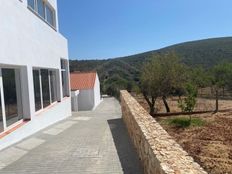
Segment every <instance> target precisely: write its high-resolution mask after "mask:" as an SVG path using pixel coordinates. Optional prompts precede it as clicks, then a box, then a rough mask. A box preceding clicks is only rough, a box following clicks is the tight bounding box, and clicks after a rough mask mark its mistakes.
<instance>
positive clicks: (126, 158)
mask: <svg viewBox="0 0 232 174" xmlns="http://www.w3.org/2000/svg"><path fill="white" fill-rule="evenodd" d="M107 122H108V124H109V127H110V130H111V133H112V136H113V139H114V144H115V146H116V149H117V153H118V156H119V159H120V162H121V166H122V168H123V171H124V174H143V169H142V166H141V164H140V160H139V157H138V155H137V153H136V150H135V148H134V146H133V144H132V142H131V141H130V138H129V135H128V132H127V129H126V127H125V125H124V123H123V120H122V119H121V118H120V119H112V120H107Z"/></svg>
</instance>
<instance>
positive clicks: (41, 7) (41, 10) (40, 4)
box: [37, 0, 45, 18]
mask: <svg viewBox="0 0 232 174" xmlns="http://www.w3.org/2000/svg"><path fill="white" fill-rule="evenodd" d="M37 6H38V13H39V15H40V16H41V17H42V18H45V9H44V2H43V0H38V1H37Z"/></svg>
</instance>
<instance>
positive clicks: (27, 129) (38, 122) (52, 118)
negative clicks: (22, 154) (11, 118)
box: [0, 97, 72, 150]
mask: <svg viewBox="0 0 232 174" xmlns="http://www.w3.org/2000/svg"><path fill="white" fill-rule="evenodd" d="M70 108H71V98H70V97H69V98H65V99H64V100H63V101H62V102H60V103H57V104H55V105H54V106H53V107H51V108H49V109H47V110H45V111H43V112H41V113H40V114H38V115H37V116H33V117H32V118H33V119H32V120H31V121H29V122H28V123H26V124H25V125H23V126H22V127H20V128H18V129H17V130H15V131H13V132H12V133H10V134H9V135H6V136H5V137H3V138H2V139H0V150H2V149H4V148H6V147H8V146H10V145H13V144H15V143H17V142H19V141H21V140H22V139H24V138H26V137H28V136H30V135H32V134H34V133H36V132H38V131H40V130H42V129H44V128H46V127H48V126H50V125H52V124H54V123H56V122H58V121H61V120H63V119H65V118H68V117H69V116H71V115H72V114H71V109H70Z"/></svg>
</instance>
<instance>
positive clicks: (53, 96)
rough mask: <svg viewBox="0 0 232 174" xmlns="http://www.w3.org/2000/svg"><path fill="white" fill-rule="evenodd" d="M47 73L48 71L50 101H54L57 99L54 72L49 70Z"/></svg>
mask: <svg viewBox="0 0 232 174" xmlns="http://www.w3.org/2000/svg"><path fill="white" fill-rule="evenodd" d="M49 73H50V87H51V100H52V102H55V101H57V95H56V91H57V88H56V72H55V71H49Z"/></svg>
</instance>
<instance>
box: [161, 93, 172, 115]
mask: <svg viewBox="0 0 232 174" xmlns="http://www.w3.org/2000/svg"><path fill="white" fill-rule="evenodd" d="M162 100H163V103H164V106H165V108H166V111H167V113H169V112H170V108H169V106H168V102H167V100H166V96H163V97H162Z"/></svg>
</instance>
